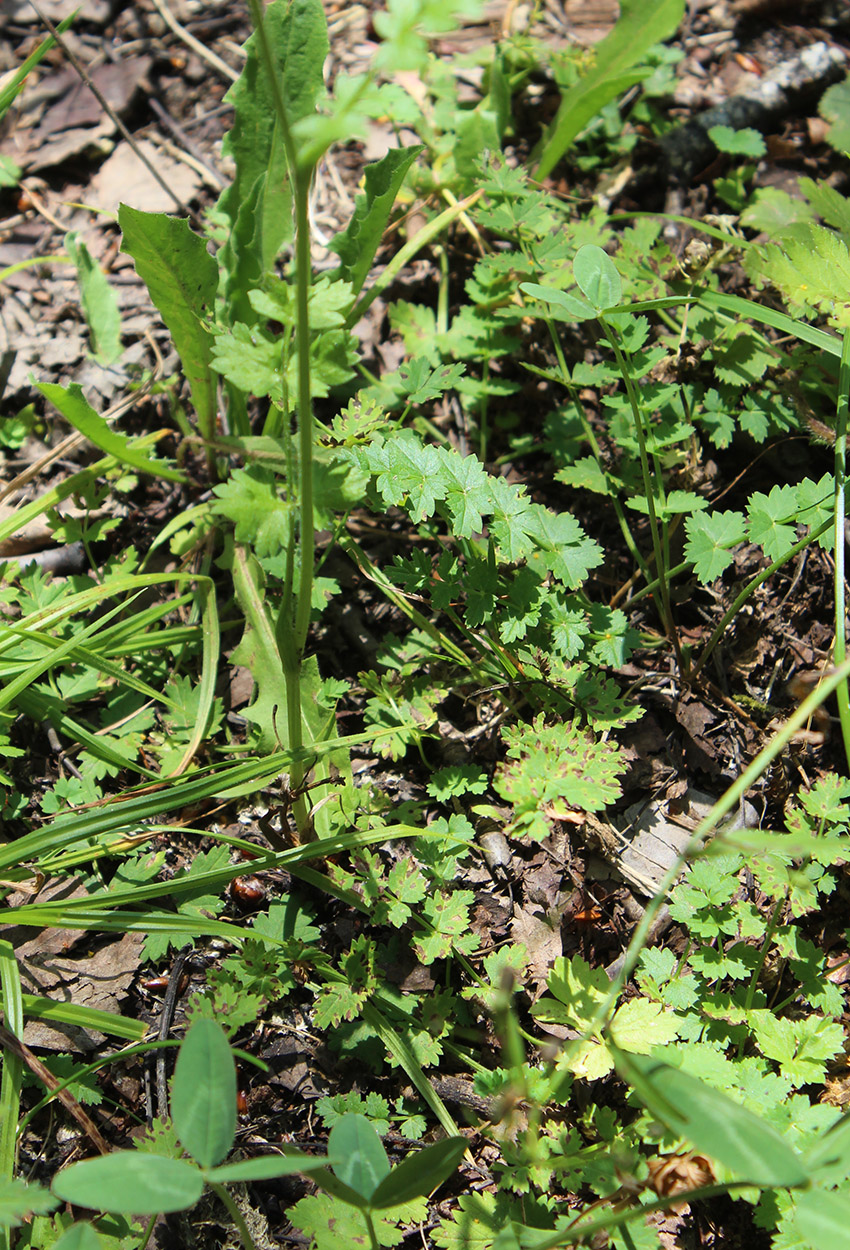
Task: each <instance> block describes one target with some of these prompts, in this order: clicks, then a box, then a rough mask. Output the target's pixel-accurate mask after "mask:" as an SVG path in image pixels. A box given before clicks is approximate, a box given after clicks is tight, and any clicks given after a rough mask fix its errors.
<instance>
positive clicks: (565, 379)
mask: <svg viewBox="0 0 850 1250" xmlns="http://www.w3.org/2000/svg"><path fill="white" fill-rule="evenodd" d="M545 321H546V325H547V326H548V327H549V335H550V337H551V339H552V345H553V347H554V349H555V355H556V357H557V359H558V368H559V369H560V370H561V384H562V386H563V387H564V389H565V390H566V392H567V394H568V395H569V397H570V400H571V402H572V405H573V409H574V411H575V414H576V416H577V417H578V419H579V422H580V424H581V428H582V432H583V433H584V437H585V438H586V439H587V441H588V443H589V444H590V450H591V451H592V452H593V455H594V458H595V460H596V463H597V464H598V465H599V471H600V472H601V474H602V476H603V478H604V479H605V485H606V486H607V487H608V494H609V498H610V500H611V503H612V504H613V506H614V512H615V514H616V517H617V521H618V523H619V526H620V531H621V533H622V535H623V540H624V541H625V544H626V546H627V547H628V549H629V553H630V554H631V557H632V559H633V560H634V562H635V564H637V566H638V568H639V569H640V571H641V573H643V575H644V577H645V578H646V580H647V581H649V580H650V577H651V574H650V571H649V565H648V564H647V562H646V561H645V560H644V558H643V556H642V555H641V553H640V548H639V547H638V545H637V543H636V542H635V540H634V536H633V534H632V531H631V529H630V527H629V522H628V520H627V518H626V514H625V511H624V509H623V505H622V503H621V502H620V496H619V483H618V482H617V481H616V480H615V478H614V477H613V476H612V475H611V474H610V473H609V472H608V470H607V468H606V467H605V460H604V457H603V455H602V449H601V447H600V446H599V442H598V440H597V438H596V434H595V433H594V431H593V426H592V425H591V424H590V422H589V421H588V419H587V413H586V412H585V411H584V406H583V405H582V403H581V401H580V399H579V397H578V395H577V393H576V388H575V384H574V382H573V379H572V375H571V374H570V369H569V365H568V364H567V361H566V357H565V356H564V351H563V348H562V347H561V340H560V338H559V336H558V335H557V333H556V332H555V325H554V322H553V321H552V318H551V317H546V318H545Z"/></svg>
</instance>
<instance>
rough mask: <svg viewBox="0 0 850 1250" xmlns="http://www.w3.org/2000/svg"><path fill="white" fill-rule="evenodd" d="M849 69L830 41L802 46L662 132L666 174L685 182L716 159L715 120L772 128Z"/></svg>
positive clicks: (723, 123)
mask: <svg viewBox="0 0 850 1250" xmlns="http://www.w3.org/2000/svg"><path fill="white" fill-rule="evenodd" d="M846 71H847V58H846V56H845V54H844V53H843V52H842V51H841V50H840V49H839V48H836V47H831V46H830V45H829V44H826V43H813V44H811V45H810V46H809V47H808V48H804V49H803V50H802V52H801V53H800V54H799V56H795V57H791V58H790V59H789V60H787V61H783V62H782V63H781V64H780V65H777V66H776V67H775V69H772V70H770V71H769V73H767V74H765V75H764V77H763V78H760V79H759V80H758V82H756V83H750V84H748V85H747V86H746V87H744V88H743V90H741V91H739V92H736V93H735V94H734V95H731V96H730V97H729V99H728V100H725V101H724V102H723V103H722V104H718V105H717V106H716V107H715V108H711V109H707V110H706V112H704V113H700V115H699V116H698V117H694V118H693V119H692V120H691V121H689V122H686V123H685V124H684V125H683V126H678V127H677V128H676V129H675V130H671V131H670V132H669V134H666V135H664V137H663V138H662V139H661V142H660V147H661V152H662V156H663V162H664V164H665V166H666V175H667V177H668V179H669V180H670V181H671V182H673V183H678V184H679V185H683V186H686V185H687V184H689V183H690V181H691V179H692V178H693V177H694V175H695V174H697V173H698V172H699V171H700V169H701V168H703V167H704V166H705V165H708V164H709V163H710V162H711V161H712V160H713V159H714V157H715V156H716V155H717V149H716V147H715V146H714V144H713V143H712V141H711V139H710V138H709V135H708V132H709V130H710V129H711V127H712V126H731V127H732V129H733V130H742V129H744V128H746V127H752V128H753V129H754V130H761V131H766V130H768V129H771V128H773V127H774V126H775V125H776V123H777V122H779V121H780V120H781V119H782V118H784V117H786V116H787V115H788V114H789V113H791V112H793V111H794V110H795V109H798V108H801V107H802V108H804V111H807V110H808V107H809V106H810V105H811V104H812V102H813V101H814V100H816V99H817V98H818V97H819V96H820V95H821V94H822V93H823V92H824V91H825V90H826V88H827V87H828V86H829V85H830V83H833V82H837V81H838V80H839V79H840V78H841V77H842V76H843V75H844V74H845V73H846Z"/></svg>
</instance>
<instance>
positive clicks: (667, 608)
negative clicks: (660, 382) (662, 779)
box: [599, 316, 685, 672]
mask: <svg viewBox="0 0 850 1250" xmlns="http://www.w3.org/2000/svg"><path fill="white" fill-rule="evenodd" d="M599 324H600V325H601V326H602V330H603V332H604V334H605V337H606V338H607V339H608V342H609V343H610V344H611V349H612V351H613V352H614V356H615V358H616V361H617V366H618V368H619V370H620V373H621V375H622V378H623V383H624V385H625V387H626V394H627V396H628V400H629V405H630V407H631V410H632V416H633V417H634V423H635V433H636V435H637V442H638V451H639V453H640V469H641V474H642V475H643V489H644V496H645V498H646V507H647V511H648V513H649V529H650V534H651V536H652V550H653V553H654V555H655V567H656V570H657V572H658V595H659V601H658V606H659V609H660V612H659V615H660V616H661V619H662V621H663V622H664V630H665V633H666V634H667V637H668V638H669V639H670V642H671V643H672V644H673V650H674V651H675V652H676V659H677V661H678V664H679V669H680V671H683V672H684V670H685V661H684V656H683V655H682V649H681V647H680V645H679V636H678V634H677V633H676V626H675V623H674V621H673V609H672V607H671V605H670V586H669V583H668V580H667V579H668V569H667V564H666V563H665V560H664V551H663V549H662V544H661V530H660V525H659V521H658V516H657V513H656V511H655V499H656V497H657V498H658V499H659V500H660V501H661V503H662V505H663V503H664V484H663V479H662V475H661V472H660V468H659V466H658V464H657V462H656V472H655V479H654V480H653V477H652V475H651V474H650V472H649V455H648V453H647V448H646V431H645V429H644V424H643V411H642V409H641V405H640V401H639V399H638V395H637V390H636V388H635V384H634V379H633V378H632V371H631V368H630V366H629V363H628V361H627V360H626V357H625V355H624V353H623V351H622V349H621V347H620V344H619V342H618V339H617V335H616V333H615V331H614V328H613V326H611V325H609V324H608V322H607V321H606V320H605V318H604V317H602V316H600V317H599Z"/></svg>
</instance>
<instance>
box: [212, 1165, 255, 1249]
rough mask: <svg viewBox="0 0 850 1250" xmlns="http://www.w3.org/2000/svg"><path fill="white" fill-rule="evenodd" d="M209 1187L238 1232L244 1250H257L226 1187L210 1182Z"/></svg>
mask: <svg viewBox="0 0 850 1250" xmlns="http://www.w3.org/2000/svg"><path fill="white" fill-rule="evenodd" d="M209 1185H210V1189H211V1190H212V1191H213V1193H214V1194H215V1195H216V1197H217V1198H218V1199H219V1201H220V1202H221V1203H222V1204H223V1205H224V1206H225V1207H226V1208H227V1213H228V1215H229V1216H230V1218H231V1219H232V1220H233V1223H234V1224H235V1225H236V1227H237V1229H238V1231H239V1236H240V1237H241V1239H242V1245H243V1246H244V1247H245V1250H257V1247H256V1246H255V1244H254V1238H253V1237H252V1236H251V1234H250V1233H249V1231H248V1225H247V1224H246V1223H245V1220H244V1217H243V1215H242V1212H241V1211H240V1210H239V1208H238V1207H237V1205H236V1203H235V1202H234V1201H233V1199H232V1198H231V1196H230V1194H229V1193H228V1192H227V1187H226V1186H225V1185H214V1184H213V1182H212V1181H210V1183H209Z"/></svg>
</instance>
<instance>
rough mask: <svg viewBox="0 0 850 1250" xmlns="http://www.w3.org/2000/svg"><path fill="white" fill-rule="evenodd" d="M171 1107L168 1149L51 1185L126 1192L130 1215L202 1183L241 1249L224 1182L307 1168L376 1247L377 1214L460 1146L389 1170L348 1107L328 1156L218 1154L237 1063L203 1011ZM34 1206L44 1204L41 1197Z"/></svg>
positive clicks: (190, 1193) (181, 1061) (102, 1206)
mask: <svg viewBox="0 0 850 1250" xmlns="http://www.w3.org/2000/svg"><path fill="white" fill-rule="evenodd" d="M171 1109H172V1117H173V1128H174V1133H175V1134H176V1140H177V1142H178V1143H179V1147H180V1150H179V1153H178V1154H177V1155H176V1156H175V1155H172V1154H171V1153H165V1154H163V1153H157V1152H154V1153H149V1152H148V1151H146V1150H143V1149H142V1150H124V1151H116V1152H114V1153H113V1154H108V1155H104V1156H102V1157H101V1158H99V1159H92V1160H88V1161H85V1162H82V1163H76V1164H73V1165H72V1166H71V1167H70V1168H67V1169H66V1170H65V1171H63V1172H60V1173H59V1175H58V1176H57V1177H56V1178H55V1179H54V1181H53V1192H54V1194H55V1195H56V1196H57V1197H58V1198H60V1199H62V1200H64V1201H66V1202H72V1203H74V1205H75V1206H79V1207H86V1208H88V1209H89V1210H96V1211H102V1212H104V1213H113V1214H116V1215H120V1214H123V1213H124V1212H126V1209H127V1202H128V1194H130V1193H131V1194H132V1198H131V1200H130V1201H131V1204H132V1206H133V1210H134V1213H135V1214H137V1215H149V1216H155V1215H157V1214H159V1213H161V1212H168V1211H183V1210H186V1209H187V1208H189V1207H192V1206H194V1205H195V1203H196V1202H197V1201H198V1200H199V1199H200V1197H201V1194H202V1192H203V1189H204V1186H205V1185H208V1186H209V1187H210V1189H211V1190H212V1192H213V1193H214V1194H215V1195H216V1197H218V1198H219V1199H220V1201H221V1202H222V1203H223V1204H224V1206H225V1207H226V1209H227V1211H228V1214H229V1215H230V1217H231V1219H232V1220H233V1222H234V1224H235V1225H236V1227H237V1229H238V1230H239V1234H240V1237H241V1239H242V1243H243V1245H244V1246H245V1247H246V1250H251V1247H252V1246H253V1245H254V1242H253V1239H252V1237H251V1234H250V1232H249V1231H248V1227H247V1225H246V1223H245V1220H244V1218H243V1216H242V1214H241V1212H240V1210H239V1207H238V1206H237V1205H236V1203H235V1202H234V1201H233V1198H232V1197H231V1195H230V1193H229V1192H228V1189H227V1185H229V1184H233V1183H237V1182H250V1181H261V1180H270V1179H272V1178H274V1177H279V1176H288V1175H290V1174H291V1173H293V1172H302V1173H305V1174H308V1175H309V1176H311V1178H312V1179H313V1180H314V1181H315V1182H316V1183H317V1184H318V1185H319V1186H320V1187H321V1188H322V1189H323V1190H324V1191H326V1192H327V1193H328V1194H329V1195H330V1198H331V1201H332V1202H333V1203H335V1204H339V1205H341V1206H344V1205H348V1206H351V1207H353V1208H354V1209H355V1210H357V1211H359V1212H360V1213H361V1216H362V1219H363V1221H364V1223H365V1225H366V1230H367V1233H368V1236H369V1244H370V1245H371V1246H372V1247H373V1250H376V1247H377V1246H378V1240H377V1236H376V1233H375V1217H376V1213H377V1212H383V1211H387V1212H389V1213H390V1218H391V1219H392V1218H393V1216H394V1215H395V1213H396V1209H398V1208H403V1207H405V1206H406V1205H407V1204H409V1203H411V1202H412V1201H413V1200H414V1199H416V1198H419V1197H421V1196H424V1195H426V1194H428V1193H430V1192H431V1191H432V1190H433V1189H436V1188H437V1187H438V1186H439V1185H440V1184H442V1182H443V1181H444V1180H445V1179H446V1177H447V1176H448V1175H449V1174H450V1173H451V1172H452V1171H454V1169H455V1168H456V1167H457V1165H458V1163H459V1162H460V1159H461V1157H462V1155H463V1153H464V1151H465V1149H466V1142H465V1139H464V1138H462V1137H459V1138H446V1139H445V1140H443V1141H441V1142H438V1143H436V1144H435V1145H432V1146H428V1147H426V1148H425V1149H424V1150H420V1151H417V1152H416V1153H415V1154H414V1155H411V1156H410V1157H408V1158H407V1159H406V1160H405V1161H404V1162H403V1163H401V1164H400V1165H399V1166H398V1167H396V1168H394V1169H391V1168H390V1163H389V1160H388V1159H387V1156H386V1152H385V1151H384V1148H383V1146H382V1145H381V1142H380V1139H379V1138H378V1135H377V1134H376V1132H375V1130H374V1128H373V1127H372V1126H371V1124H369V1122H368V1121H367V1120H366V1119H365V1117H363V1116H361V1115H354V1114H349V1115H344V1116H343V1117H342V1119H340V1120H339V1122H338V1123H337V1124H335V1126H334V1128H333V1129H332V1130H331V1134H330V1137H329V1139H328V1147H329V1152H328V1155H327V1156H326V1157H310V1156H309V1155H305V1154H303V1153H300V1152H296V1151H290V1152H288V1153H286V1154H281V1155H263V1156H260V1157H258V1158H253V1159H238V1160H234V1161H231V1162H230V1163H227V1162H225V1160H226V1158H227V1156H228V1155H229V1154H230V1152H231V1150H232V1148H233V1141H234V1137H235V1134H236V1066H235V1064H234V1061H233V1055H232V1052H231V1050H230V1046H229V1045H228V1042H227V1039H226V1037H225V1035H224V1033H223V1031H222V1029H221V1027H220V1026H219V1025H218V1024H216V1023H215V1022H214V1021H211V1020H199V1021H197V1022H196V1023H195V1024H193V1025H192V1027H191V1028H190V1029H189V1032H188V1033H187V1034H186V1038H185V1040H184V1041H183V1043H182V1045H181V1047H180V1052H179V1054H178V1057H177V1065H176V1067H175V1070H174V1079H173V1081H172V1086H171ZM151 1144H152V1145H153V1144H154V1143H153V1142H152V1143H151ZM328 1168H331V1169H332V1170H331V1171H329V1170H328ZM28 1197H29V1198H30V1200H31V1202H32V1206H31V1207H30V1209H35V1203H36V1198H35V1195H34V1194H32V1193H30V1194H28ZM40 1209H41V1210H44V1209H45V1204H44V1203H42V1205H41V1207H40ZM402 1214H403V1213H402V1212H401V1211H399V1212H398V1215H399V1216H400V1215H402ZM152 1226H153V1221H151V1223H150V1225H149V1227H148V1229H147V1231H146V1233H145V1235H144V1237H143V1239H142V1242H141V1244H144V1243H145V1242H146V1241H147V1238H148V1236H149V1234H150V1229H151V1228H152ZM90 1227H91V1226H90ZM75 1230H76V1231H75V1232H74V1233H73V1234H71V1233H70V1232H68V1233H65V1234H64V1235H63V1237H62V1238H61V1239H60V1240H59V1241H58V1242H57V1243H56V1244H57V1245H59V1246H60V1247H62V1250H67V1247H68V1246H69V1245H71V1244H80V1243H79V1242H75V1241H72V1237H78V1238H79V1237H82V1236H83V1234H82V1233H81V1231H80V1226H75ZM96 1241H97V1239H96V1238H95V1241H94V1242H93V1243H92V1244H95V1242H96ZM98 1244H99V1243H98Z"/></svg>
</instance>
